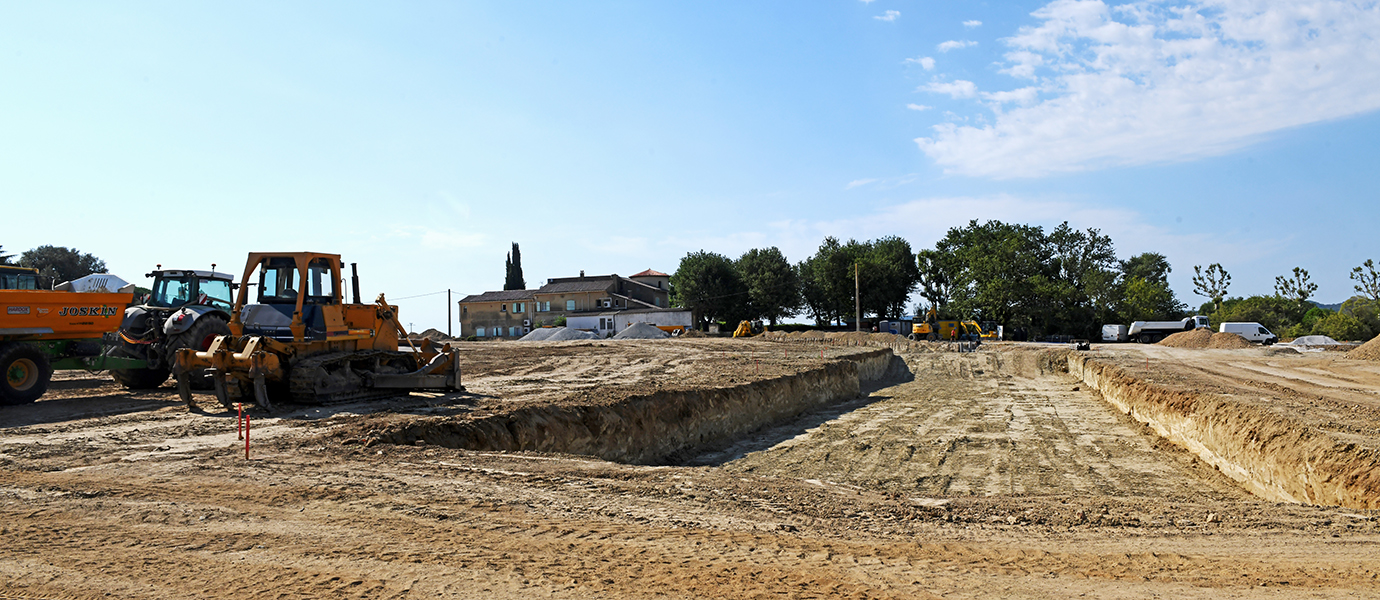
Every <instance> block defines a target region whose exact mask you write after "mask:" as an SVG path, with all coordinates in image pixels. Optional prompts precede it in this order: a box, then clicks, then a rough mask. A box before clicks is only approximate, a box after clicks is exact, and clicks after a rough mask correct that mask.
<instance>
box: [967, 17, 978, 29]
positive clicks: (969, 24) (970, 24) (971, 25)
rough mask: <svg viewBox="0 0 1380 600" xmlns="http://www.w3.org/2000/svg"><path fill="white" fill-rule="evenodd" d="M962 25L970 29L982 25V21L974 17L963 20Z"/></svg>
mask: <svg viewBox="0 0 1380 600" xmlns="http://www.w3.org/2000/svg"><path fill="white" fill-rule="evenodd" d="M963 26H964V27H967V28H968V29H972V28H974V27H982V21H978V20H976V19H974V20H972V21H964V22H963Z"/></svg>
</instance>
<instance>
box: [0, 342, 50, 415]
mask: <svg viewBox="0 0 1380 600" xmlns="http://www.w3.org/2000/svg"><path fill="white" fill-rule="evenodd" d="M0 375H3V377H0V404H5V405H13V404H28V403H30V402H33V401H34V400H38V397H39V396H42V395H43V392H46V391H48V380H49V379H50V378H52V376H53V368H52V367H51V366H50V365H49V364H48V357H47V356H44V355H43V352H42V351H40V350H39V349H38V348H35V347H34V346H32V345H29V344H11V345H8V346H0Z"/></svg>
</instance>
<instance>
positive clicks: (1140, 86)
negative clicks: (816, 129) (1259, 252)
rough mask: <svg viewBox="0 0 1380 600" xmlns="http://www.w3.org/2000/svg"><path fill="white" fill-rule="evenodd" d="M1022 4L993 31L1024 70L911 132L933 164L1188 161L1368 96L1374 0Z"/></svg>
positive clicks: (1020, 168) (1376, 18)
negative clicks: (952, 116)
mask: <svg viewBox="0 0 1380 600" xmlns="http://www.w3.org/2000/svg"><path fill="white" fill-rule="evenodd" d="M1032 14H1033V16H1034V17H1035V18H1036V19H1038V24H1036V25H1033V26H1028V27H1022V28H1021V29H1020V30H1019V31H1017V32H1016V33H1015V35H1013V36H1011V37H1010V38H1007V39H1005V40H1003V41H1004V43H1005V44H1006V45H1007V46H1008V47H1009V49H1010V51H1009V52H1007V53H1006V54H1005V61H1004V64H1003V66H1002V70H1001V72H1003V73H1005V74H1008V75H1011V76H1013V77H1017V78H1021V79H1025V80H1028V81H1029V83H1028V84H1027V85H1026V86H1023V87H1021V88H1019V89H1016V90H1012V91H1010V92H991V93H987V94H983V95H982V100H984V101H987V102H990V103H989V104H987V106H989V107H990V108H991V109H992V110H993V111H994V118H993V119H992V120H991V121H990V123H989V124H985V125H980V126H973V125H963V126H959V125H956V124H954V123H943V124H939V125H936V126H935V127H934V135H932V136H930V137H924V138H919V139H917V140H916V143H917V144H918V145H919V147H920V149H921V150H922V151H923V152H924V153H925V154H927V155H928V156H929V157H930V158H931V159H933V160H934V161H935V162H936V163H938V164H939V165H941V166H942V167H944V169H945V171H947V172H950V173H961V174H967V175H978V176H989V177H1036V176H1042V175H1047V174H1051V173H1061V172H1075V171H1083V170H1088V169H1097V168H1105V167H1109V166H1120V165H1137V164H1147V163H1156V162H1167V161H1181V160H1191V159H1195V158H1200V157H1204V156H1212V155H1219V154H1224V153H1227V152H1230V151H1232V150H1235V149H1238V148H1241V147H1243V146H1245V145H1248V144H1250V143H1253V142H1255V141H1257V140H1259V139H1260V138H1261V137H1262V136H1263V135H1265V134H1268V133H1270V132H1274V131H1278V130H1281V129H1285V128H1289V127H1295V126H1299V125H1305V124H1309V123H1316V122H1320V121H1325V120H1330V119H1338V118H1343V117H1348V116H1353V115H1357V114H1361V113H1366V112H1370V111H1374V110H1377V109H1380V36H1377V35H1376V34H1375V32H1377V31H1380V9H1377V7H1376V5H1375V4H1374V3H1373V2H1372V3H1356V2H1350V1H1346V0H1298V1H1295V2H1284V3H1275V2H1263V1H1261V0H1199V1H1196V2H1190V3H1188V4H1186V5H1179V4H1176V5H1173V6H1169V5H1161V4H1158V3H1153V2H1144V3H1132V4H1126V5H1119V6H1116V7H1108V6H1107V5H1106V4H1103V3H1102V2H1100V1H1097V0H1058V1H1056V2H1052V3H1050V4H1048V5H1046V6H1044V7H1042V8H1040V9H1039V10H1037V11H1035V12H1034V13H1032ZM941 46H942V44H941ZM954 83H955V84H957V83H958V82H954ZM924 89H928V90H929V91H932V92H936V93H944V94H949V95H951V96H954V97H973V96H974V95H975V94H968V95H965V96H960V95H958V94H956V93H955V92H956V91H962V90H960V89H959V88H956V87H954V85H953V84H950V85H947V86H946V85H943V84H931V85H930V86H927V87H926V88H924ZM1026 90H1030V91H1026ZM1035 90H1038V94H1037V95H1038V97H1039V99H1038V100H1036V99H1035V98H1032V95H1036V92H1035ZM965 93H966V92H965ZM1007 102H1018V103H1019V102H1027V104H1026V105H1023V106H1020V107H1018V108H1014V109H1009V110H1007V109H1004V108H1003V107H1002V106H1001V105H1002V104H1005V103H1007Z"/></svg>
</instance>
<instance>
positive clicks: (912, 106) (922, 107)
mask: <svg viewBox="0 0 1380 600" xmlns="http://www.w3.org/2000/svg"><path fill="white" fill-rule="evenodd" d="M906 108H909V109H911V110H929V109H931V108H934V107H933V106H925V105H924V104H916V103H914V102H912V103H910V104H907V105H906Z"/></svg>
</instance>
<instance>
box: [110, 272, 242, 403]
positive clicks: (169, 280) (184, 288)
mask: <svg viewBox="0 0 1380 600" xmlns="http://www.w3.org/2000/svg"><path fill="white" fill-rule="evenodd" d="M144 276H145V277H152V278H153V287H152V288H151V289H152V291H150V293H149V294H148V295H146V296H145V297H144V298H142V299H141V300H140V302H139V304H137V305H135V306H131V307H129V308H126V309H125V312H124V318H123V320H122V321H121V323H120V330H119V332H118V333H119V340H120V341H119V344H118V346H116V347H115V348H113V349H112V351H111V354H112V355H114V356H122V357H126V358H135V359H141V360H143V361H145V362H146V363H147V366H145V367H144V368H140V369H112V370H111V371H110V375H111V377H113V378H114V379H115V381H117V382H119V383H120V385H123V386H125V387H126V388H129V389H147V388H156V387H158V386H160V385H163V382H165V381H167V380H168V376H169V375H170V374H171V373H172V363H173V357H174V355H175V354H176V353H177V351H178V350H180V349H182V348H194V349H196V350H205V349H207V348H209V347H211V341H212V340H214V339H215V338H216V336H219V335H227V334H229V333H230V325H229V323H230V308H231V306H232V305H233V302H232V301H231V297H232V290H233V289H234V280H233V278H232V277H231V276H230V274H228V273H217V272H216V271H215V265H214V264H213V265H211V270H210V271H203V270H195V269H164V268H163V265H158V268H156V269H154V270H153V271H152V272H150V273H147V274H145V275H144ZM189 377H190V380H191V381H190V383H191V386H192V388H193V389H202V390H207V389H211V378H210V375H209V374H208V373H207V372H206V371H205V370H200V371H196V372H193V373H191V374H189Z"/></svg>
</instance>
